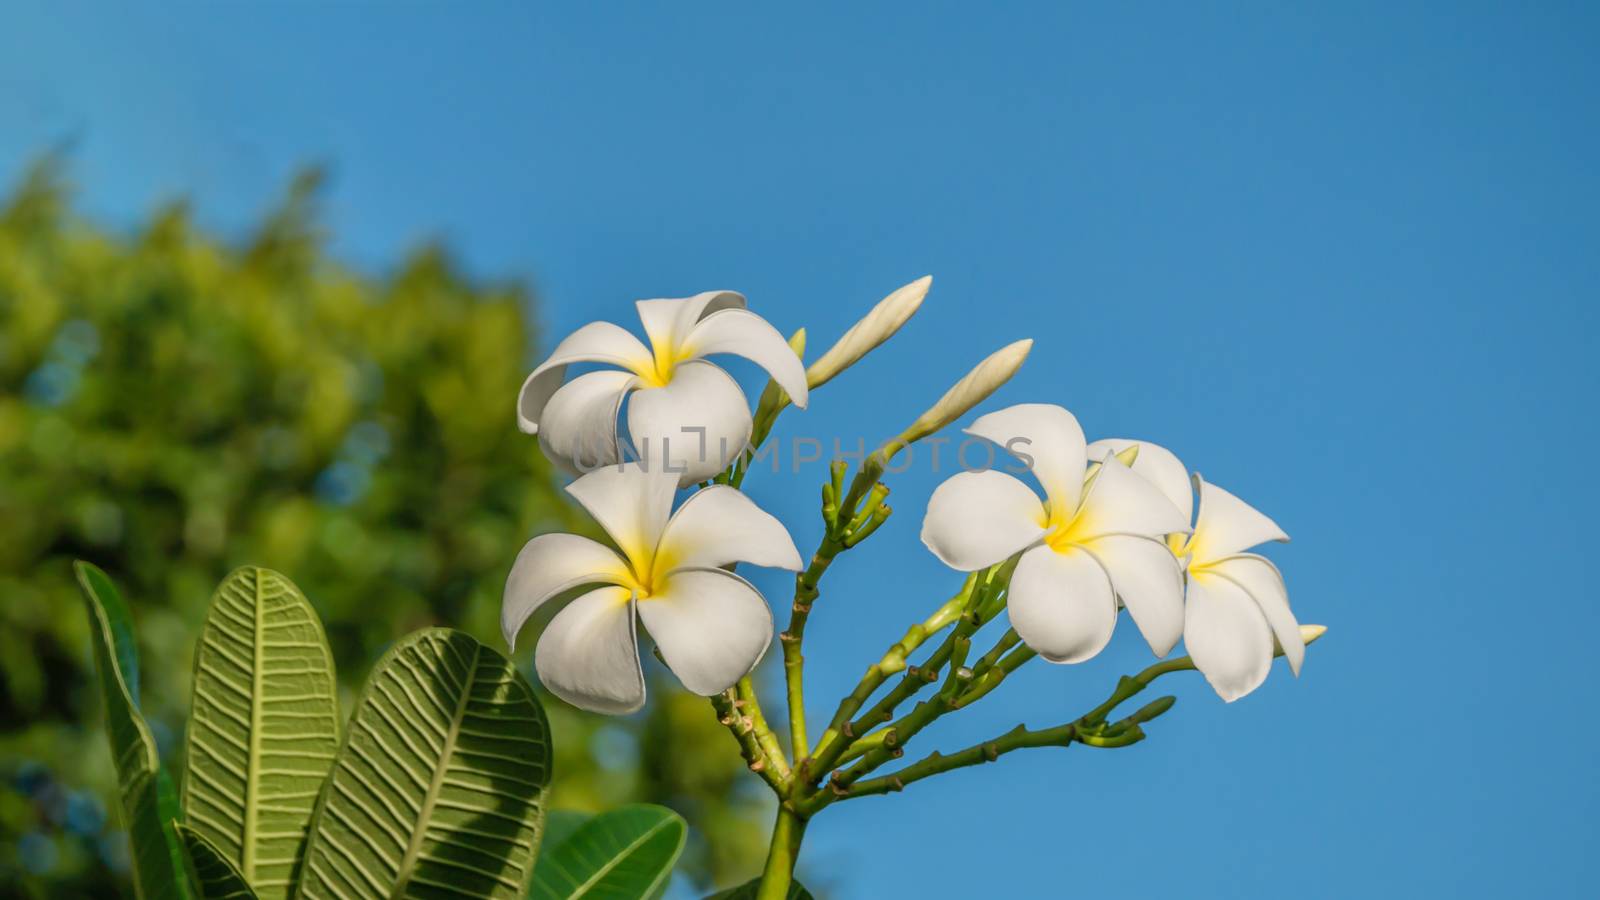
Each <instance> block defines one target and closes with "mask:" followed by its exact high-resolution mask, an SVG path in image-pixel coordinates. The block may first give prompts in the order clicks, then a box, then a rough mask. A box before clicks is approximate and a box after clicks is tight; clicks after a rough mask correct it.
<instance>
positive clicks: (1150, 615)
mask: <svg viewBox="0 0 1600 900" xmlns="http://www.w3.org/2000/svg"><path fill="white" fill-rule="evenodd" d="M1082 546H1083V548H1084V549H1085V550H1088V551H1089V552H1090V553H1092V554H1094V557H1095V559H1097V560H1099V561H1100V564H1101V565H1102V566H1104V567H1105V570H1106V571H1107V572H1109V573H1111V584H1112V587H1113V588H1115V589H1116V592H1117V596H1118V597H1119V598H1120V599H1121V600H1122V605H1123V606H1125V607H1127V608H1128V615H1130V616H1132V617H1133V622H1134V624H1135V625H1137V626H1139V633H1140V634H1142V635H1144V639H1145V641H1146V642H1147V643H1149V645H1150V650H1151V652H1153V653H1155V655H1156V656H1166V655H1167V654H1168V653H1171V652H1172V648H1173V647H1175V646H1177V644H1178V639H1179V638H1181V637H1183V569H1182V568H1181V567H1180V566H1179V565H1178V559H1177V557H1175V556H1173V555H1172V551H1171V550H1169V549H1167V545H1166V544H1164V543H1162V542H1161V541H1159V540H1155V539H1152V538H1145V537H1137V536H1134V535H1110V536H1107V537H1101V538H1096V539H1095V540H1092V541H1088V542H1086V543H1085V544H1083V545H1082Z"/></svg>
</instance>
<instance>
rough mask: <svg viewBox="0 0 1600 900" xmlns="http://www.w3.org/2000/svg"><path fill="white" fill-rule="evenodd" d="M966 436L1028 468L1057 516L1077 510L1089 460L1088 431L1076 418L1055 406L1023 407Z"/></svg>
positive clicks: (987, 420) (981, 422)
mask: <svg viewBox="0 0 1600 900" xmlns="http://www.w3.org/2000/svg"><path fill="white" fill-rule="evenodd" d="M966 432H967V434H971V435H975V436H977V437H981V438H984V439H985V440H989V441H992V442H994V443H995V444H998V445H999V446H1001V447H1003V448H1005V449H1006V450H1007V451H1009V452H1010V453H1012V454H1013V455H1015V456H1016V457H1017V458H1018V459H1021V460H1022V461H1023V462H1024V463H1027V464H1028V465H1029V466H1030V467H1031V468H1032V469H1033V476H1034V477H1035V478H1037V479H1039V484H1040V486H1042V487H1043V488H1044V493H1045V496H1046V497H1048V498H1050V508H1051V510H1052V511H1055V512H1056V513H1057V514H1058V515H1061V514H1066V515H1070V514H1071V513H1072V511H1073V510H1076V509H1077V508H1078V499H1079V497H1081V496H1082V495H1083V473H1084V470H1085V469H1086V468H1088V465H1089V456H1088V450H1087V448H1086V447H1085V446H1084V443H1083V428H1082V427H1080V426H1079V425H1078V420H1077V419H1076V418H1075V417H1074V416H1073V415H1072V413H1070V412H1067V411H1066V410H1065V409H1062V408H1061V407H1059V406H1056V405H1054V404H1050V403H1021V404H1018V405H1016V406H1009V407H1006V408H1005V409H1002V410H997V411H995V412H992V413H989V414H988V415H985V416H979V417H978V420H977V421H975V422H973V423H972V425H971V426H970V427H969V428H967V429H966Z"/></svg>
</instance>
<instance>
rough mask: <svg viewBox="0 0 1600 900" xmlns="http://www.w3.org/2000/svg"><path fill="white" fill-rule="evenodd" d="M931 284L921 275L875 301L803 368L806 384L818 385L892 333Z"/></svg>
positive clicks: (897, 328)
mask: <svg viewBox="0 0 1600 900" xmlns="http://www.w3.org/2000/svg"><path fill="white" fill-rule="evenodd" d="M932 286H933V276H932V275H924V276H922V277H921V278H918V279H917V280H916V281H913V282H911V283H910V284H908V285H906V286H904V287H902V288H899V289H898V290H896V291H895V292H894V293H892V294H890V295H889V296H887V297H885V298H883V299H882V300H880V301H878V305H877V306H874V307H873V308H872V311H871V312H869V313H867V314H866V315H865V316H863V317H862V318H861V320H860V321H859V322H857V323H855V324H854V325H851V326H850V330H849V331H846V332H845V333H844V335H843V336H842V337H840V338H839V340H837V341H835V342H834V344H833V346H832V347H829V348H828V352H826V353H824V354H822V355H821V356H820V357H818V358H817V361H816V362H814V363H812V364H811V365H810V366H809V367H808V368H807V369H806V383H807V384H808V385H810V387H812V388H813V389H815V388H818V387H821V386H822V385H824V384H826V383H828V382H829V381H830V380H832V379H833V377H834V376H835V375H838V374H839V373H840V372H843V371H844V370H845V369H848V368H850V367H851V366H853V365H855V364H856V363H857V362H858V361H860V359H861V357H863V356H866V355H867V354H868V353H870V352H872V350H873V349H874V348H876V347H877V346H878V345H879V344H882V343H883V342H884V341H887V340H888V339H889V338H890V337H892V336H894V333H895V332H896V331H899V330H900V326H902V325H904V324H905V323H906V321H907V320H909V319H910V318H911V316H912V315H913V314H914V313H916V311H917V310H918V309H919V308H921V306H922V300H923V298H924V297H926V296H928V288H930V287H932Z"/></svg>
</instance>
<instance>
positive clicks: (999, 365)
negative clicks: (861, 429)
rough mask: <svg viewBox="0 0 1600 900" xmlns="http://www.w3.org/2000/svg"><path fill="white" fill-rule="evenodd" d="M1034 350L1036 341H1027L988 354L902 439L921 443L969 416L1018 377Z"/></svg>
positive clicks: (904, 434)
mask: <svg viewBox="0 0 1600 900" xmlns="http://www.w3.org/2000/svg"><path fill="white" fill-rule="evenodd" d="M1032 349H1033V339H1032V338H1024V339H1022V340H1020V341H1017V342H1016V343H1014V344H1007V345H1006V346H1004V347H1001V348H1000V349H999V350H996V351H995V352H993V353H991V354H989V357H988V358H987V359H985V360H984V361H983V362H981V363H978V365H977V366H975V367H974V368H973V369H972V371H970V372H968V373H967V374H966V376H965V377H963V378H962V379H961V380H960V381H958V382H956V383H955V386H954V387H952V388H950V390H948V391H945V392H944V396H943V397H940V398H939V402H938V403H935V404H934V405H933V406H932V407H930V408H929V409H928V411H927V412H925V413H923V414H922V415H921V416H918V417H917V420H916V421H915V422H912V423H911V427H910V428H907V429H906V430H905V431H904V432H902V433H901V435H900V440H901V441H903V442H904V443H907V444H909V443H912V442H914V441H919V440H922V439H923V438H925V437H927V436H928V435H930V434H933V433H934V432H936V431H938V430H939V429H941V428H943V427H945V426H946V425H949V424H950V423H951V422H954V421H955V420H956V419H959V418H961V417H962V416H964V415H966V414H967V411H968V410H970V409H972V408H973V407H974V406H977V405H978V404H979V403H982V402H983V401H984V400H985V399H986V398H987V397H988V396H989V395H990V394H992V393H994V392H995V391H996V390H998V389H999V388H1000V385H1002V384H1005V383H1006V382H1008V381H1010V380H1011V376H1013V375H1015V374H1017V369H1019V368H1021V367H1022V361H1023V360H1025V359H1027V358H1028V351H1029V350H1032Z"/></svg>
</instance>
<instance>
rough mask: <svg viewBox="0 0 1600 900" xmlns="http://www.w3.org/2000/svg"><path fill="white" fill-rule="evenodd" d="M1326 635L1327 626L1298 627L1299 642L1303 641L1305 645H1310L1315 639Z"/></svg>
mask: <svg viewBox="0 0 1600 900" xmlns="http://www.w3.org/2000/svg"><path fill="white" fill-rule="evenodd" d="M1327 633H1328V626H1326V625H1301V626H1300V640H1302V641H1305V642H1306V643H1307V644H1309V643H1311V642H1312V641H1315V640H1316V639H1317V638H1320V637H1322V636H1323V635H1325V634H1327Z"/></svg>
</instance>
